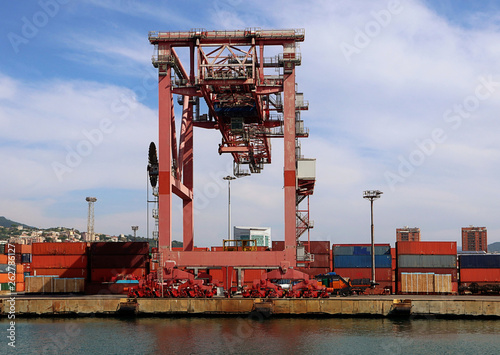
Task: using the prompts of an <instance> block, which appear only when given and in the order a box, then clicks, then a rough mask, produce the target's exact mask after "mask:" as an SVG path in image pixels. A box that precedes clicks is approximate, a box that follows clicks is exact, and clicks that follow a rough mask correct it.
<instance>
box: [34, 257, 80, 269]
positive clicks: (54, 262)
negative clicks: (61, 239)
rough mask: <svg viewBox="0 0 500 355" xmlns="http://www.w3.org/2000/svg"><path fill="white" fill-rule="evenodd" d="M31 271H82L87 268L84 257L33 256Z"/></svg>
mask: <svg viewBox="0 0 500 355" xmlns="http://www.w3.org/2000/svg"><path fill="white" fill-rule="evenodd" d="M31 267H32V268H33V269H37V268H40V269H83V268H86V267H87V256H86V255H33V261H32V262H31Z"/></svg>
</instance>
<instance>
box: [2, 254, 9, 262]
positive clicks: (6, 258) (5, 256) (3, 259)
mask: <svg viewBox="0 0 500 355" xmlns="http://www.w3.org/2000/svg"><path fill="white" fill-rule="evenodd" d="M8 263H9V257H8V256H7V255H4V254H0V264H8Z"/></svg>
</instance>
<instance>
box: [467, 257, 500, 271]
mask: <svg viewBox="0 0 500 355" xmlns="http://www.w3.org/2000/svg"><path fill="white" fill-rule="evenodd" d="M459 260H460V263H459V265H460V268H461V269H474V268H478V269H492V268H500V254H480V255H460V256H459Z"/></svg>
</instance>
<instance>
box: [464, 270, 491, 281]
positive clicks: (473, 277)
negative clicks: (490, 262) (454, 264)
mask: <svg viewBox="0 0 500 355" xmlns="http://www.w3.org/2000/svg"><path fill="white" fill-rule="evenodd" d="M460 282H478V283H479V282H482V283H500V269H460Z"/></svg>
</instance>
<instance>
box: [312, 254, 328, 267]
mask: <svg viewBox="0 0 500 355" xmlns="http://www.w3.org/2000/svg"><path fill="white" fill-rule="evenodd" d="M310 266H311V267H322V268H324V267H326V268H329V267H330V255H328V254H326V255H325V254H314V261H313V262H312V263H311V264H310Z"/></svg>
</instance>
